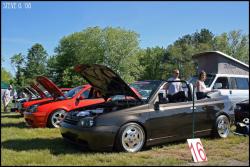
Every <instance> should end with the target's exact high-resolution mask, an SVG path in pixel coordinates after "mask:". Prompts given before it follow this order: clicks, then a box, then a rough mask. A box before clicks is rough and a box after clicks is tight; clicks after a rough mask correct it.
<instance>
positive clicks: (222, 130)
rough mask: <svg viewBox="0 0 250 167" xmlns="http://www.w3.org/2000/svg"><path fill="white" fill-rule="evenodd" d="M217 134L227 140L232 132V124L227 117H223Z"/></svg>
mask: <svg viewBox="0 0 250 167" xmlns="http://www.w3.org/2000/svg"><path fill="white" fill-rule="evenodd" d="M217 132H218V134H219V136H220V137H222V138H226V137H227V136H228V134H229V132H230V123H229V120H228V118H227V117H226V116H224V117H222V118H221V119H220V120H219V121H218V124H217Z"/></svg>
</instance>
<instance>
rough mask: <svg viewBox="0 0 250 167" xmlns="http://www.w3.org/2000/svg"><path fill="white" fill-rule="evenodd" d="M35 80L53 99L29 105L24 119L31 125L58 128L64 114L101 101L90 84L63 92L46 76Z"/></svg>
mask: <svg viewBox="0 0 250 167" xmlns="http://www.w3.org/2000/svg"><path fill="white" fill-rule="evenodd" d="M37 81H38V82H39V83H41V84H42V85H43V87H44V88H46V89H47V90H48V92H49V93H50V94H51V95H52V96H53V100H50V101H46V102H42V103H37V104H34V105H31V106H29V107H28V108H27V109H26V111H25V112H24V119H25V121H26V123H27V125H29V126H31V127H34V128H35V127H51V128H55V127H56V128H58V127H59V124H60V121H61V120H62V119H63V118H64V116H65V114H66V113H67V112H68V111H69V110H72V109H75V108H79V107H84V106H88V105H92V104H97V103H102V102H103V101H104V99H103V98H99V97H98V95H97V92H95V90H94V89H93V88H91V86H90V85H83V86H78V87H75V88H73V89H71V90H70V91H69V92H67V93H66V94H63V93H62V92H61V91H60V90H59V88H58V87H57V86H56V85H55V84H54V83H53V82H52V81H50V80H49V79H48V78H46V77H43V76H40V77H38V78H37Z"/></svg>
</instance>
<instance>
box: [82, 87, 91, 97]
mask: <svg viewBox="0 0 250 167" xmlns="http://www.w3.org/2000/svg"><path fill="white" fill-rule="evenodd" d="M89 92H90V90H89V89H87V90H85V91H83V92H82V94H81V96H83V97H85V98H88V97H89Z"/></svg>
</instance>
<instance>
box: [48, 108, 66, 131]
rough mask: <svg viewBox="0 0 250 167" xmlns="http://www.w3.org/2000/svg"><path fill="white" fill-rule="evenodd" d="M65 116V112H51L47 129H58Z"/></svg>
mask: <svg viewBox="0 0 250 167" xmlns="http://www.w3.org/2000/svg"><path fill="white" fill-rule="evenodd" d="M65 114H66V111H65V110H55V111H53V112H52V113H51V114H50V116H49V119H48V123H47V127H49V128H59V127H60V125H59V124H60V122H61V121H62V120H63V119H64V117H65Z"/></svg>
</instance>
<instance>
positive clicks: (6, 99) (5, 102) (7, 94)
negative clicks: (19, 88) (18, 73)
mask: <svg viewBox="0 0 250 167" xmlns="http://www.w3.org/2000/svg"><path fill="white" fill-rule="evenodd" d="M11 90H12V86H11V85H9V87H8V89H6V90H5V91H4V93H3V97H2V100H3V106H4V112H7V107H8V104H9V102H10V100H11V96H10V93H11Z"/></svg>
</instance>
